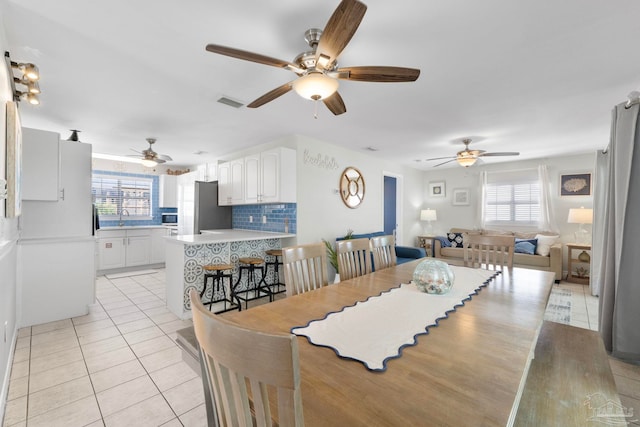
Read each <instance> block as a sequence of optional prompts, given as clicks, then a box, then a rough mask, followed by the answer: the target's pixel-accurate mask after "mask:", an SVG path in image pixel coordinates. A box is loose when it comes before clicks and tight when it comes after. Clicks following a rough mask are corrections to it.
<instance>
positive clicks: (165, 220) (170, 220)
mask: <svg viewBox="0 0 640 427" xmlns="http://www.w3.org/2000/svg"><path fill="white" fill-rule="evenodd" d="M177 223H178V214H177V213H163V214H162V224H166V225H170V224H177Z"/></svg>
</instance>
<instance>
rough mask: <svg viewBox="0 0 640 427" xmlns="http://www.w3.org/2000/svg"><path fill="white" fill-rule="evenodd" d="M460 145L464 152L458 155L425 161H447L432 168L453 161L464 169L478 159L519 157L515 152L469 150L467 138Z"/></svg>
mask: <svg viewBox="0 0 640 427" xmlns="http://www.w3.org/2000/svg"><path fill="white" fill-rule="evenodd" d="M462 143H463V144H464V150H462V151H458V153H457V154H456V155H455V156H448V157H434V158H433V159H427V161H430V160H443V159H449V160H447V161H446V162H442V163H438V164H437V165H435V166H434V168H436V167H438V166H441V165H444V164H447V163H450V162H453V161H457V162H458V164H459V165H460V166H464V167H465V168H468V167H469V166H472V165H473V164H474V163H475V162H476V161H477V160H478V159H479V158H480V157H492V156H519V155H520V153H518V152H517V151H503V152H493V153H487V152H486V151H484V150H469V144H471V139H469V138H466V139H463V140H462Z"/></svg>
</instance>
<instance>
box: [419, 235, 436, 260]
mask: <svg viewBox="0 0 640 427" xmlns="http://www.w3.org/2000/svg"><path fill="white" fill-rule="evenodd" d="M435 238H436V236H431V235H424V236H418V246H420V247H421V248H423V249H424V251H425V252H426V253H427V256H429V257H432V256H433V240H434V239H435Z"/></svg>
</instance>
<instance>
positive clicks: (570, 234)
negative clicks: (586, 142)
mask: <svg viewBox="0 0 640 427" xmlns="http://www.w3.org/2000/svg"><path fill="white" fill-rule="evenodd" d="M603 146H606V142H605V143H603ZM539 164H545V165H547V171H548V174H549V181H550V185H551V189H550V194H551V206H552V212H553V215H554V217H555V223H556V227H557V231H559V234H560V240H561V241H562V242H563V243H569V242H574V241H575V237H574V232H575V231H576V230H577V229H578V225H577V224H568V223H567V216H568V215H569V209H570V208H579V207H581V206H584V207H585V208H592V207H593V188H595V182H594V179H595V176H594V175H593V170H594V166H595V153H593V154H579V155H574V156H566V157H554V158H543V159H536V160H523V161H514V162H504V163H497V164H490V163H485V164H484V165H480V166H473V167H471V168H462V167H456V168H448V169H442V170H440V169H438V168H433V169H430V170H428V171H427V172H426V173H425V174H424V194H423V196H424V203H423V205H422V208H423V209H426V208H432V209H436V211H437V215H438V221H435V222H434V223H433V229H434V233H436V234H443V233H444V232H446V231H447V230H449V229H450V228H451V227H460V228H478V227H480V206H479V197H480V189H481V184H480V172H481V171H482V170H487V171H510V170H518V169H527V168H529V169H530V168H536V167H537V166H538V165H539ZM579 172H591V173H592V195H591V196H565V197H560V189H559V181H560V175H561V174H567V173H579ZM441 181H444V182H445V187H446V196H445V197H430V195H429V183H433V182H441ZM457 188H468V189H469V190H470V204H469V206H454V205H453V204H452V201H453V199H452V194H453V190H454V189H457ZM586 227H587V228H588V229H589V230H591V226H590V225H587V226H586ZM564 256H565V264H564V265H565V268H566V265H567V264H566V248H565V254H564Z"/></svg>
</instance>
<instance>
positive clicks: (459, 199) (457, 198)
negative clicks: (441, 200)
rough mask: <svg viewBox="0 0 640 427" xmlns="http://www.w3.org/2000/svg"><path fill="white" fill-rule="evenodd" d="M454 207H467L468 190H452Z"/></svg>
mask: <svg viewBox="0 0 640 427" xmlns="http://www.w3.org/2000/svg"><path fill="white" fill-rule="evenodd" d="M452 203H453V204H454V205H455V206H468V205H469V189H468V188H458V189H455V190H453V201H452Z"/></svg>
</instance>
